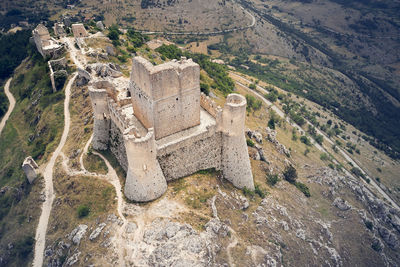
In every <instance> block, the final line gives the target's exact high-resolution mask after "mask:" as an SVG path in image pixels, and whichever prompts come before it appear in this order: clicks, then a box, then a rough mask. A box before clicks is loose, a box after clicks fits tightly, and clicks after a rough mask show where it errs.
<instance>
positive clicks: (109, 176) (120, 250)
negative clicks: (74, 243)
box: [82, 152, 128, 266]
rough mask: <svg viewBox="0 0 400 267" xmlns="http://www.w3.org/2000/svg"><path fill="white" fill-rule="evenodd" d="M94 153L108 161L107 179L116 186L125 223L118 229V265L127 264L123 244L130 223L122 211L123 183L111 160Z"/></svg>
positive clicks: (119, 213) (119, 210)
mask: <svg viewBox="0 0 400 267" xmlns="http://www.w3.org/2000/svg"><path fill="white" fill-rule="evenodd" d="M82 154H83V153H82ZM93 154H94V155H97V156H99V157H100V158H101V159H102V160H104V162H105V163H106V165H107V168H108V173H107V175H106V179H107V181H108V182H109V183H111V184H112V185H113V186H114V188H115V193H116V194H117V212H118V215H119V217H120V218H121V219H122V222H123V224H122V225H121V227H120V228H119V229H118V230H117V233H116V240H117V242H116V246H115V247H116V248H117V251H118V262H119V264H118V265H119V266H125V264H124V257H125V254H126V251H125V245H123V244H124V242H125V240H123V233H124V231H125V228H126V226H127V224H128V220H127V219H126V218H125V216H124V214H123V212H122V211H123V209H124V198H123V196H122V188H121V183H120V182H119V178H118V175H117V172H116V171H115V170H114V168H113V167H112V166H111V164H110V162H108V160H107V159H106V158H105V157H104V156H103V155H101V154H100V153H97V152H93Z"/></svg>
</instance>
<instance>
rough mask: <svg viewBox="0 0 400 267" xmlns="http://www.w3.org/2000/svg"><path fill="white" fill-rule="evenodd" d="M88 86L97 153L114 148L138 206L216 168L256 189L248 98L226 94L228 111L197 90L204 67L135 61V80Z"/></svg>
mask: <svg viewBox="0 0 400 267" xmlns="http://www.w3.org/2000/svg"><path fill="white" fill-rule="evenodd" d="M119 79H120V78H115V79H114V78H113V79H112V80H106V79H100V78H98V79H95V80H92V81H91V82H90V84H89V95H90V98H91V101H92V106H93V111H94V135H93V141H92V145H93V148H94V149H97V150H105V149H107V148H110V150H111V151H112V153H113V154H114V155H115V156H116V158H117V159H118V161H119V162H120V164H121V166H122V167H123V168H124V169H125V170H126V172H127V177H126V182H125V189H124V193H125V195H126V197H127V198H129V199H130V200H133V201H138V202H145V201H151V200H154V199H156V198H158V197H160V196H161V195H162V194H163V193H164V192H165V191H166V189H167V182H168V181H171V180H174V179H178V178H181V177H185V176H188V175H190V174H193V173H195V172H197V171H199V170H204V169H210V168H215V169H216V170H220V171H222V174H223V176H224V178H225V179H227V180H228V181H230V182H231V183H232V184H233V185H234V186H235V187H238V188H244V187H247V188H249V189H252V190H254V183H253V175H252V171H251V165H250V160H249V156H248V151H247V144H246V139H245V136H244V123H245V117H246V99H245V98H244V97H243V96H241V95H238V94H230V95H229V96H228V97H227V100H226V104H225V106H224V108H221V107H219V106H217V105H216V104H215V103H214V102H213V101H212V100H211V99H210V98H209V97H207V96H205V95H204V94H202V93H201V92H200V67H199V65H198V64H196V63H194V62H193V61H192V60H191V59H185V58H182V60H180V61H176V60H173V61H170V62H168V63H164V64H161V65H157V66H153V65H152V64H151V63H150V62H149V61H147V60H145V59H144V58H142V57H135V58H134V59H133V64H132V72H131V77H130V81H129V82H126V83H125V84H122V85H121V82H119Z"/></svg>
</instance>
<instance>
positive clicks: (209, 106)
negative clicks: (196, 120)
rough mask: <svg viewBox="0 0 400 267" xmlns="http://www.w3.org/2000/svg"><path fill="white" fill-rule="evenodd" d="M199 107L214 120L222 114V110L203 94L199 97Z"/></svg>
mask: <svg viewBox="0 0 400 267" xmlns="http://www.w3.org/2000/svg"><path fill="white" fill-rule="evenodd" d="M200 105H201V107H202V108H204V109H205V110H206V111H207V112H208V113H210V115H211V116H213V117H214V118H217V117H218V116H219V113H221V112H222V108H221V107H220V106H218V105H217V104H216V103H215V102H214V101H213V100H212V99H211V98H210V97H209V96H207V95H205V94H204V93H201V95H200Z"/></svg>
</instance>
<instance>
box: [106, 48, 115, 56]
mask: <svg viewBox="0 0 400 267" xmlns="http://www.w3.org/2000/svg"><path fill="white" fill-rule="evenodd" d="M106 52H107V55H109V56H113V57H115V56H116V55H117V53H115V49H114V47H113V46H106Z"/></svg>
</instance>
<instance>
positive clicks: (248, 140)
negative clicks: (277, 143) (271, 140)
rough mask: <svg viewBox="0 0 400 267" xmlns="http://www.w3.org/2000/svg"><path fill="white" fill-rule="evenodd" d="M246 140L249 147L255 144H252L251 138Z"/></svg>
mask: <svg viewBox="0 0 400 267" xmlns="http://www.w3.org/2000/svg"><path fill="white" fill-rule="evenodd" d="M246 142H247V145H248V146H249V147H254V146H255V144H254V142H253V140H251V139H248V138H247V139H246Z"/></svg>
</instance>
